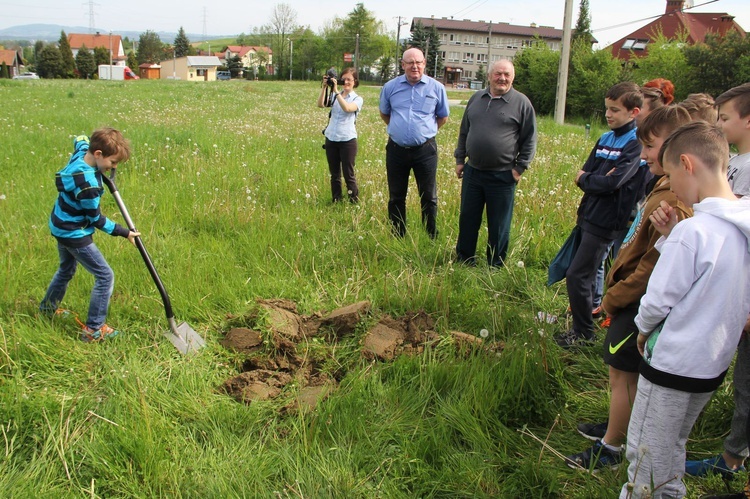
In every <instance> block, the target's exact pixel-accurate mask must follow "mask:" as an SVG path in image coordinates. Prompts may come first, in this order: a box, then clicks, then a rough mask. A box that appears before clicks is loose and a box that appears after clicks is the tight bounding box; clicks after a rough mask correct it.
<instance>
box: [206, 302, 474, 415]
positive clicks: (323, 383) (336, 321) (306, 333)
mask: <svg viewBox="0 0 750 499" xmlns="http://www.w3.org/2000/svg"><path fill="white" fill-rule="evenodd" d="M374 320H375V319H374V317H372V314H371V306H370V302H368V301H361V302H357V303H353V304H351V305H347V306H345V307H341V308H338V309H336V310H333V311H331V312H329V313H327V314H323V313H315V314H312V315H307V316H305V315H302V314H300V313H299V312H298V311H297V304H296V303H294V302H293V301H290V300H281V299H276V300H257V302H256V307H255V309H254V310H253V311H252V312H251V313H249V314H247V315H245V316H243V317H231V318H230V320H229V323H230V324H232V325H230V326H229V330H228V331H227V332H226V333H225V335H224V338H223V339H222V340H221V341H220V343H221V344H222V345H223V346H224V347H225V348H227V349H229V350H232V351H234V352H237V353H239V354H243V355H247V357H246V358H245V360H244V362H243V363H242V368H241V371H242V372H241V373H240V374H239V375H237V376H234V377H232V378H230V379H227V380H226V381H224V383H223V384H222V386H221V387H220V390H221V391H222V392H224V393H226V394H228V395H230V396H231V397H233V398H234V399H236V400H237V401H238V402H242V403H246V404H249V403H251V402H253V401H257V400H268V399H275V398H277V397H279V396H280V395H282V393H285V389H286V388H287V387H289V386H290V385H291V384H294V386H295V387H296V388H297V390H296V394H295V397H294V398H293V400H291V401H290V402H289V404H287V405H286V406H285V409H286V410H296V409H305V408H314V407H315V405H316V404H317V403H318V402H320V401H321V400H323V399H325V398H326V397H327V396H328V395H329V394H330V393H332V392H333V391H334V390H335V389H336V387H337V386H338V379H336V376H335V375H333V376H332V375H331V374H329V373H327V372H324V371H323V370H322V369H321V366H322V365H323V364H324V363H325V362H326V361H327V360H330V359H331V358H332V356H333V346H334V345H336V343H337V342H338V341H340V340H342V339H344V338H347V337H350V336H352V335H354V334H355V333H357V332H358V330H360V331H361V330H363V329H364V328H365V327H366V328H367V331H366V333H364V334H363V336H362V339H361V340H360V344H361V349H360V351H361V355H362V356H363V357H364V358H366V359H369V360H381V361H389V360H393V359H394V358H395V357H397V356H399V355H402V354H411V355H413V354H421V353H422V352H424V349H425V348H427V347H428V346H430V345H433V344H435V343H436V342H437V340H438V339H439V336H438V334H437V333H435V331H434V330H433V328H434V327H435V321H434V319H433V318H432V317H430V316H429V315H428V314H427V313H425V312H424V311H419V312H412V313H407V314H404V315H403V316H401V317H396V318H393V317H390V316H389V315H383V316H382V317H381V318H380V319H379V320H378V321H377V322H376V323H374V325H369V324H371V323H372V322H373V321H374ZM451 334H452V335H453V336H454V338H455V339H456V340H457V342H458V343H470V344H474V343H481V342H482V340H481V338H477V337H475V336H472V335H468V334H465V333H458V332H453V333H451ZM287 391H288V392H290V393H289V394H290V395H291V392H292V391H293V390H287Z"/></svg>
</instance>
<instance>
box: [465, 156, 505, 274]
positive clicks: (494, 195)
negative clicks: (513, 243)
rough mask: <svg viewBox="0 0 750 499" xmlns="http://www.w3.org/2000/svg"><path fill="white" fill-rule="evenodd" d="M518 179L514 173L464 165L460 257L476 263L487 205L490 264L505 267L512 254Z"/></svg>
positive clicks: (488, 260)
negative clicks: (506, 258) (512, 231)
mask: <svg viewBox="0 0 750 499" xmlns="http://www.w3.org/2000/svg"><path fill="white" fill-rule="evenodd" d="M515 192H516V180H515V179H514V178H513V172H512V171H510V170H508V171H502V172H498V171H483V170H478V169H476V168H473V167H471V166H469V165H468V164H467V165H464V174H463V181H462V184H461V213H460V215H459V217H458V242H457V243H456V256H457V259H458V260H459V261H462V262H467V263H475V261H476V250H477V239H478V238H479V228H480V227H481V225H482V211H483V210H484V208H485V206H486V207H487V263H488V264H489V265H491V266H493V267H501V266H502V265H503V262H505V257H506V255H507V253H508V242H509V241H510V222H511V220H512V218H513V205H514V195H515Z"/></svg>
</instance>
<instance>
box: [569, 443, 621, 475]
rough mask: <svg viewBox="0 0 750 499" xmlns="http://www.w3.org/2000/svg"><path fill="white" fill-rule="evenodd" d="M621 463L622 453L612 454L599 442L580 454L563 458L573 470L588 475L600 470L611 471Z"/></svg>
mask: <svg viewBox="0 0 750 499" xmlns="http://www.w3.org/2000/svg"><path fill="white" fill-rule="evenodd" d="M621 462H622V452H613V451H611V450H609V449H608V448H607V447H605V446H604V445H603V444H602V441H601V440H597V441H596V443H595V444H594V445H593V446H592V447H591V448H590V449H586V450H585V451H583V452H581V453H580V454H573V455H572V456H568V457H566V458H565V464H567V465H568V466H569V467H571V468H573V469H581V468H583V469H584V470H586V471H588V472H589V473H596V472H597V471H599V470H601V469H602V468H611V469H613V470H615V469H617V467H618V466H619V465H620V463H621Z"/></svg>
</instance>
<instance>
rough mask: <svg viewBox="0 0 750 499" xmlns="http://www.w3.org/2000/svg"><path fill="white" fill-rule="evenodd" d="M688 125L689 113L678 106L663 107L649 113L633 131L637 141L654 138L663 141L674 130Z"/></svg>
mask: <svg viewBox="0 0 750 499" xmlns="http://www.w3.org/2000/svg"><path fill="white" fill-rule="evenodd" d="M686 123H690V113H688V112H687V110H685V108H682V107H679V106H663V107H660V108H659V109H655V110H653V111H651V112H650V113H649V115H648V116H646V118H645V119H644V120H643V121H642V122H641V124H640V125H638V128H637V129H636V131H635V134H636V136H637V137H638V140H640V141H641V142H646V141H648V140H651V139H653V138H654V137H664V138H665V139H666V138H667V137H668V136H669V134H670V133H672V132H673V131H674V130H675V129H676V128H679V127H681V126H682V125H684V124H686Z"/></svg>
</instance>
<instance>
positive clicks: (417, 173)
mask: <svg viewBox="0 0 750 499" xmlns="http://www.w3.org/2000/svg"><path fill="white" fill-rule="evenodd" d="M385 151H386V154H385V168H386V172H387V174H388V194H389V197H388V218H389V219H390V221H391V224H393V231H394V233H395V234H396V235H397V236H399V237H403V236H404V234H406V194H407V192H408V190H409V175H410V173H411V171H412V170H414V179H415V180H416V181H417V190H418V191H419V202H420V205H421V207H422V224H423V225H424V226H425V229H426V230H427V234H429V236H430V237H431V238H433V239H434V238H435V237H436V236H437V202H438V199H437V182H436V179H435V176H436V174H437V159H438V158H437V143H436V142H435V139H434V138H432V139H428V140H427V142H425V143H424V144H422V145H421V146H417V147H401V146H399V145H398V144H396V143H395V142H393V141H392V140H388V144H387V145H386V146H385Z"/></svg>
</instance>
